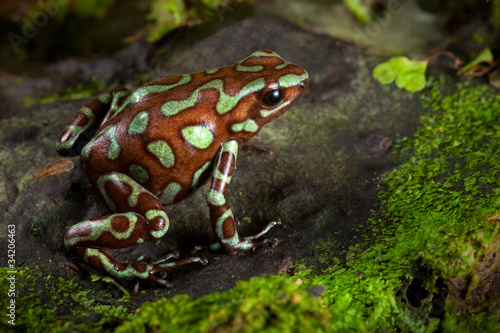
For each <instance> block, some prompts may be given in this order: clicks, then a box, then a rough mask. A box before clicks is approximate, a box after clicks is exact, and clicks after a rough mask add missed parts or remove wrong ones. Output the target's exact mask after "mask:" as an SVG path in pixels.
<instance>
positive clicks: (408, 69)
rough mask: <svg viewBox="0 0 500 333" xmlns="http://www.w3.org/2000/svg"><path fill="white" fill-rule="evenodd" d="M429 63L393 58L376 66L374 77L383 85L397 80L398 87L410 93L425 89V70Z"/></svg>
mask: <svg viewBox="0 0 500 333" xmlns="http://www.w3.org/2000/svg"><path fill="white" fill-rule="evenodd" d="M426 68H427V61H416V60H410V59H408V58H406V57H392V58H390V59H389V60H388V61H386V62H383V63H380V64H378V65H377V66H375V68H374V70H373V77H374V78H375V79H377V80H378V81H379V82H380V83H382V84H389V83H392V82H393V81H394V80H396V86H398V88H401V89H406V90H408V91H410V92H415V91H419V90H422V89H423V88H424V87H425V70H426Z"/></svg>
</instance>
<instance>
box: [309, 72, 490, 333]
mask: <svg viewBox="0 0 500 333" xmlns="http://www.w3.org/2000/svg"><path fill="white" fill-rule="evenodd" d="M429 86H430V87H429V88H428V89H426V90H425V91H424V92H423V94H422V102H423V104H424V106H426V107H427V108H429V109H430V112H429V113H428V114H426V115H424V116H422V117H421V120H420V121H421V124H420V127H419V129H418V130H417V132H416V133H415V138H414V139H408V138H405V139H404V140H403V141H402V143H400V144H399V147H398V149H397V151H398V152H399V153H400V154H403V155H405V154H408V153H409V152H411V155H412V156H411V158H410V159H409V161H408V162H407V163H405V164H403V165H401V166H400V167H399V168H398V169H396V170H394V171H392V172H390V173H389V174H387V175H386V176H385V177H384V179H383V184H384V186H385V190H384V191H383V192H382V193H381V194H380V200H381V204H382V205H381V212H380V213H381V218H380V219H378V220H374V221H371V222H369V223H368V225H367V227H369V228H371V230H372V232H374V233H375V234H378V235H379V236H378V237H377V239H376V240H374V242H375V244H374V245H372V246H370V247H368V248H366V249H365V250H364V251H363V250H362V247H363V246H353V247H351V248H350V249H349V251H348V253H347V255H346V260H345V261H344V263H341V264H339V263H338V260H336V261H333V262H332V264H331V266H330V267H328V268H326V269H324V270H323V271H322V272H321V274H315V273H312V272H310V271H307V270H306V271H303V272H302V273H299V274H300V275H301V276H302V278H303V279H304V280H307V282H308V283H311V284H322V285H324V286H326V288H327V292H326V293H325V294H324V299H325V302H326V304H327V305H328V307H329V309H330V312H331V313H332V324H331V325H332V328H334V330H341V331H370V332H371V331H389V330H393V329H394V328H395V327H397V328H398V329H399V330H401V331H412V332H413V331H415V332H417V331H424V330H432V327H437V325H438V322H436V320H437V319H434V321H432V322H430V324H429V325H430V326H428V327H426V325H427V324H426V323H427V322H428V315H429V313H430V311H431V309H432V306H431V300H430V297H428V298H427V299H424V300H423V301H422V305H421V306H420V307H419V308H414V307H412V306H410V305H409V304H408V303H407V302H406V301H405V298H404V297H402V296H399V297H396V292H397V291H398V290H399V289H400V288H401V285H402V281H403V280H406V279H410V280H411V279H413V278H414V277H415V274H416V272H417V270H418V269H419V268H421V267H425V269H426V270H429V271H430V272H431V276H430V277H429V278H428V280H427V281H426V287H427V288H428V289H429V291H431V293H430V294H431V295H432V291H433V290H432V288H433V285H434V282H435V280H436V279H437V278H438V277H440V278H443V279H445V278H447V277H452V276H459V275H464V274H474V269H475V267H476V265H477V262H478V260H479V259H480V258H482V257H484V256H485V251H486V249H488V248H489V247H490V245H491V244H492V242H493V240H494V239H498V238H499V237H500V226H499V225H498V224H490V223H488V222H487V218H486V217H488V216H490V215H493V214H494V213H496V212H498V211H499V210H500V200H499V197H500V196H499V195H500V177H499V175H500V154H499V153H498V152H499V148H500V140H498V137H497V135H498V132H499V130H500V114H499V113H498V110H499V109H500V95H497V94H495V93H494V92H493V91H492V90H491V89H490V88H489V87H487V86H472V85H469V84H465V85H459V86H458V90H459V92H458V93H455V94H452V95H448V96H443V95H442V93H441V91H440V90H439V87H440V84H439V83H438V82H436V81H434V80H432V81H431V82H430V84H429ZM365 247H366V246H365ZM325 251H327V250H325ZM454 316H455V315H454V314H447V317H446V319H445V324H446V325H448V327H452V326H453V325H454V324H453V323H457V322H458V323H460V324H462V322H461V320H462V321H465V322H466V324H464V325H466V326H467V327H468V328H472V331H474V329H473V328H476V329H480V328H483V327H490V326H492V325H493V326H494V323H496V322H497V320H498V311H497V312H496V313H495V312H493V313H491V314H481V316H480V318H482V320H484V322H483V321H480V320H478V319H475V321H474V320H472V319H470V318H465V319H463V318H462V319H456V318H455V317H454ZM457 325H458V324H457Z"/></svg>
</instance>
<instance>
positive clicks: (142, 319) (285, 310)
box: [117, 276, 329, 332]
mask: <svg viewBox="0 0 500 333" xmlns="http://www.w3.org/2000/svg"><path fill="white" fill-rule="evenodd" d="M328 328H329V313H328V310H327V309H326V307H324V306H323V305H322V302H321V300H319V299H317V298H315V297H314V296H313V294H312V293H310V292H308V291H306V290H305V288H304V286H302V282H301V281H300V280H296V281H293V280H292V279H291V278H289V277H285V276H268V277H257V278H252V279H250V280H249V281H241V282H239V283H238V285H237V286H236V287H235V288H233V289H231V290H228V291H226V292H223V293H215V294H211V295H207V296H205V297H201V298H199V299H195V300H193V299H190V298H189V297H188V296H187V295H176V296H175V297H173V298H172V299H162V300H159V301H157V302H154V303H149V304H145V305H144V306H143V307H142V308H141V312H140V316H138V317H137V318H135V319H133V320H132V321H130V322H127V323H124V324H123V325H122V326H121V327H120V328H119V329H118V330H117V332H131V331H134V332H149V331H161V332H214V331H217V332H220V331H223V332H264V331H268V330H269V329H272V330H273V331H276V332H277V331H283V332H291V331H302V332H324V331H327V330H328Z"/></svg>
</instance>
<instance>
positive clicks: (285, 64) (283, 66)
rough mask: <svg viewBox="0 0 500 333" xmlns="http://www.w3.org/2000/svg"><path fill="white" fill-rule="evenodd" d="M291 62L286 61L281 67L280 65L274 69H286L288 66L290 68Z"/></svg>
mask: <svg viewBox="0 0 500 333" xmlns="http://www.w3.org/2000/svg"><path fill="white" fill-rule="evenodd" d="M288 64H289V62H287V61H285V62H284V63H282V64H281V65H278V66H275V67H274V68H275V69H278V70H279V69H283V68H285V67H286V66H288Z"/></svg>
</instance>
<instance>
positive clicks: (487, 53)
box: [458, 47, 493, 74]
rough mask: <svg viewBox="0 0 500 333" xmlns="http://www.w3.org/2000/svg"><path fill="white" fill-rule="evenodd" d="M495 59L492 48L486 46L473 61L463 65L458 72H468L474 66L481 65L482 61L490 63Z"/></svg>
mask: <svg viewBox="0 0 500 333" xmlns="http://www.w3.org/2000/svg"><path fill="white" fill-rule="evenodd" d="M492 61H493V54H492V53H491V50H490V48H489V47H485V48H484V49H483V50H482V51H481V52H480V53H479V54H478V55H477V57H475V58H474V59H473V60H472V61H471V62H469V63H468V64H467V65H465V66H464V67H462V69H461V70H459V71H458V72H459V73H460V74H462V73H465V72H467V71H468V70H469V69H471V68H472V67H474V66H476V65H479V64H480V63H482V62H485V63H487V64H490V63H491V62H492Z"/></svg>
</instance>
